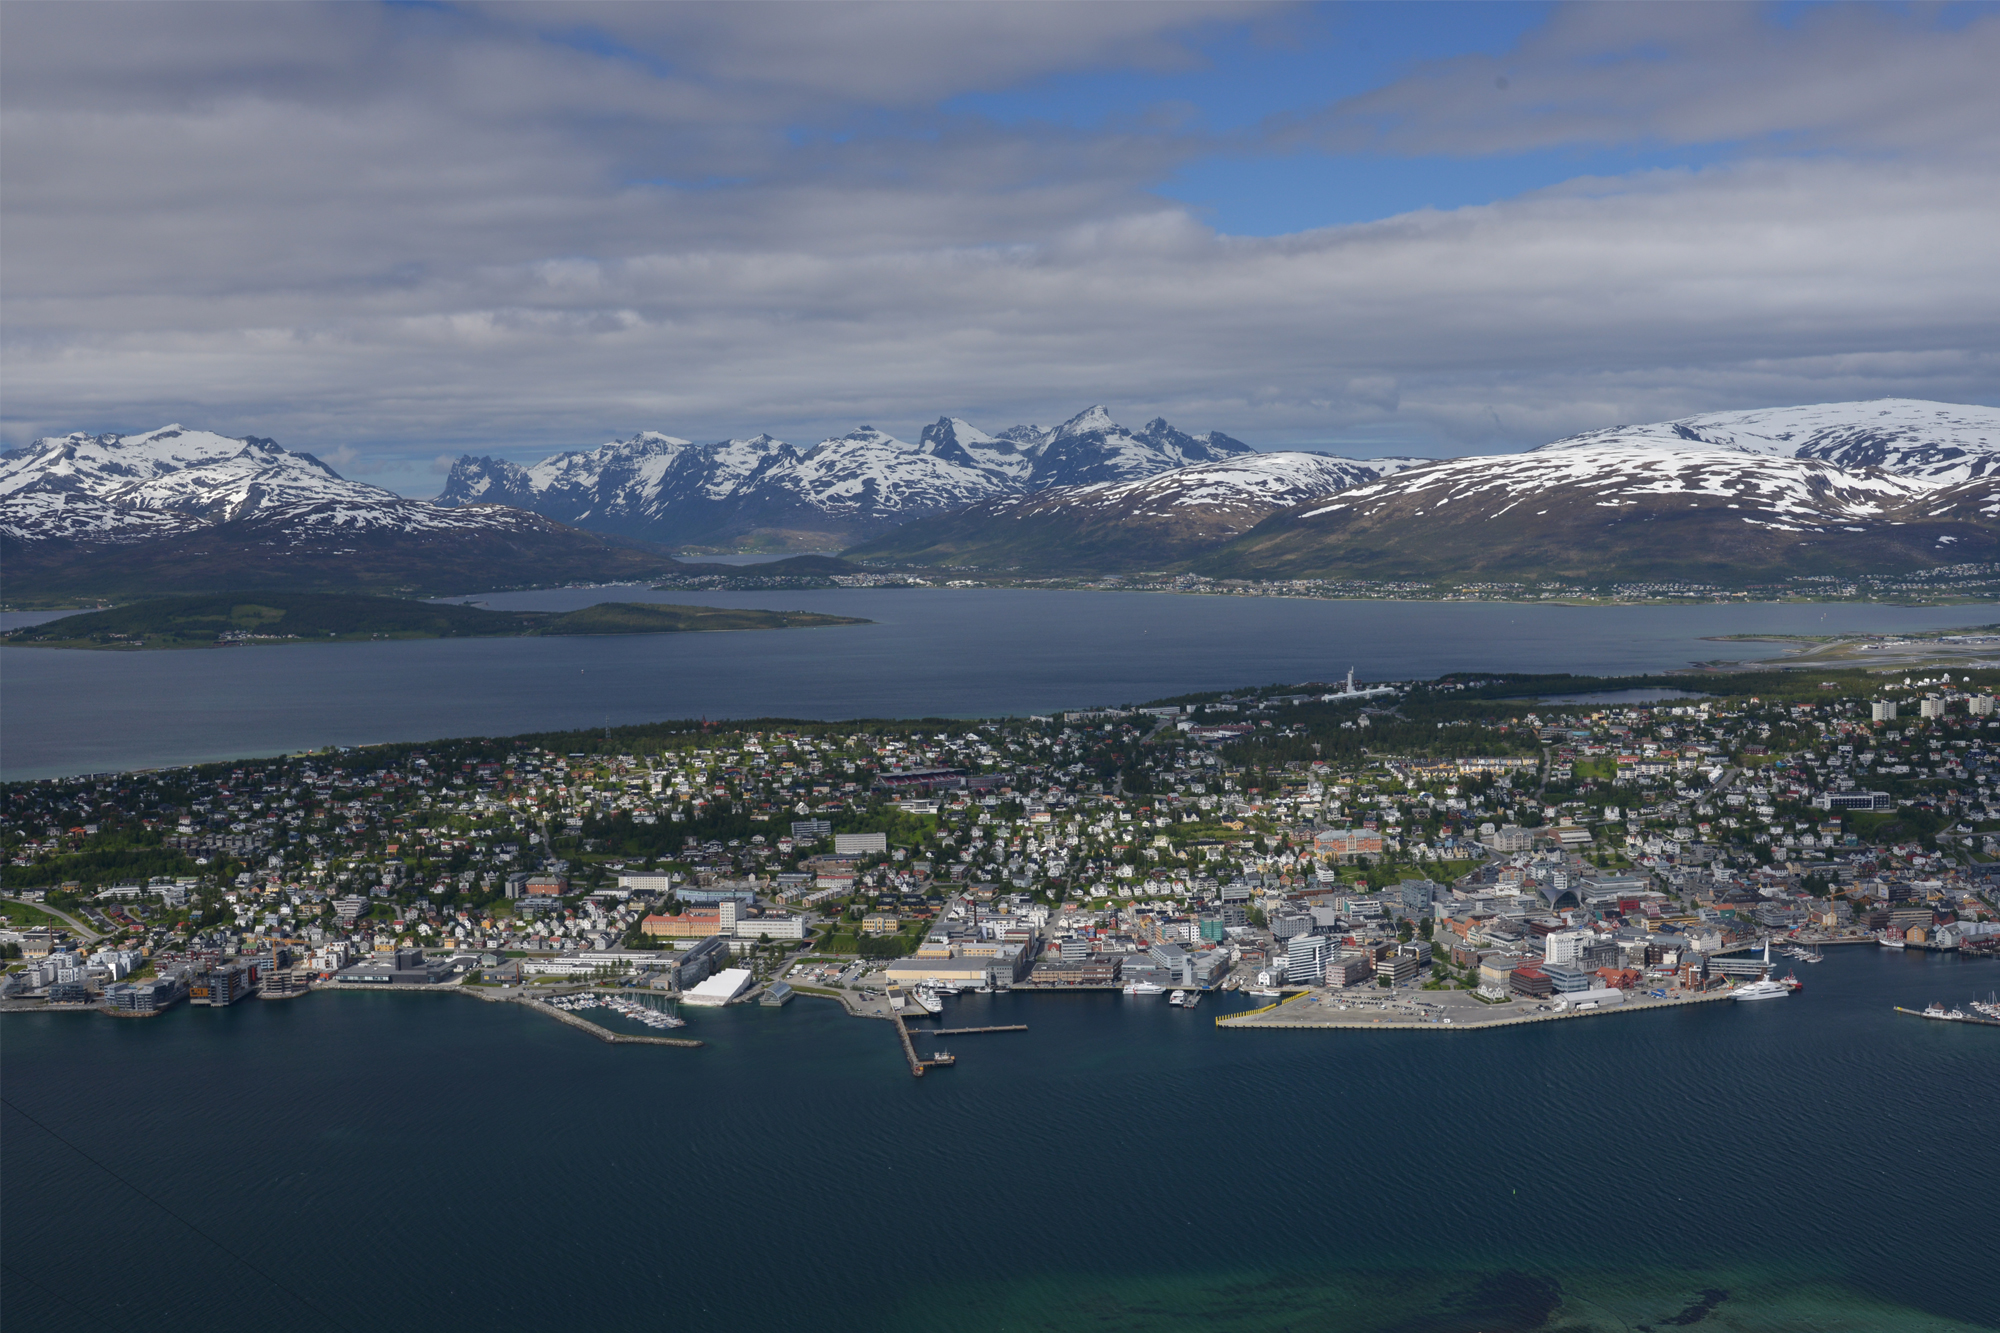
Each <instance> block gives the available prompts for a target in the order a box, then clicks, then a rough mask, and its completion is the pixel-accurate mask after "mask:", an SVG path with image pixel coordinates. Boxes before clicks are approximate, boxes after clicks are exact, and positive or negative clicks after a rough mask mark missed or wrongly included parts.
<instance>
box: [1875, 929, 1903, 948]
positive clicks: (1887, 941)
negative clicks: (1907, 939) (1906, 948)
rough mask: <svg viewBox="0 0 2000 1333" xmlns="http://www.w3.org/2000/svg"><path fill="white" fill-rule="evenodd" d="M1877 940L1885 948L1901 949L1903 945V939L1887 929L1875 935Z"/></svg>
mask: <svg viewBox="0 0 2000 1333" xmlns="http://www.w3.org/2000/svg"><path fill="white" fill-rule="evenodd" d="M1875 942H1876V943H1877V944H1879V945H1881V946H1882V947H1883V948H1885V949H1900V948H1902V947H1903V941H1901V940H1900V939H1897V938H1896V937H1895V936H1894V935H1891V934H1890V933H1889V932H1888V931H1886V930H1885V931H1883V932H1882V933H1881V934H1880V935H1877V936H1876V937H1875Z"/></svg>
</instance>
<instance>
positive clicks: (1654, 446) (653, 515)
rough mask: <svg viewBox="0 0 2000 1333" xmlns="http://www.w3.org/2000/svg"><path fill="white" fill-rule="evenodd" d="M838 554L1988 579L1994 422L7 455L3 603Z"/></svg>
mask: <svg viewBox="0 0 2000 1333" xmlns="http://www.w3.org/2000/svg"><path fill="white" fill-rule="evenodd" d="M670 542H671V543H676V544H682V545H686V544H694V543H707V544H712V545H734V546H744V545H752V544H757V545H764V546H788V547H791V548H792V549H797V548H799V547H801V546H818V547H819V548H820V549H825V548H827V547H828V546H844V547H846V548H848V549H847V550H846V554H847V555H848V556H850V557H852V558H854V559H857V560H868V561H872V562H875V563H877V564H881V563H891V564H903V565H915V566H923V567H931V568H937V569H951V570H965V571H977V570H985V571H993V572H1003V571H1024V572H1032V573H1036V574H1098V573H1126V572H1137V571H1159V572H1166V573H1189V572H1191V573H1199V574H1205V575H1210V576H1214V577H1225V578H1229V577H1234V578H1247V579H1267V578H1319V579H1377V580H1380V579H1394V580H1404V579H1424V580H1431V581H1446V582H1449V581H1453V580H1502V579H1508V580H1518V579H1534V580H1546V579H1555V580H1561V581H1565V582H1569V581H1579V580H1580V581H1584V582H1588V583H1605V582H1610V581H1615V580H1635V579H1636V580H1646V579H1652V580H1665V579H1677V580H1689V581H1698V582H1705V583H1715V584H1720V585H1737V586H1740V585H1743V584H1746V583H1757V582H1764V581H1768V580H1771V579H1776V578H1786V577H1792V576H1796V575H1799V574H1819V575H1837V576H1846V575H1851V574H1856V573H1898V572H1902V571H1907V570H1915V569H1923V568H1935V567H1938V566H1943V565H1956V564H1970V563H1985V562H1989V561H2000V410H1996V409H1993V408H1987V407H1974V406H1962V405H1955V404H1947V403H1932V402H1921V401H1915V400H1909V399H1884V400H1878V401H1872V402H1859V403H1822V404H1815V405H1811V406H1805V407H1793V408H1773V409H1760V410H1756V411H1746V412H1716V413H1708V414H1704V415H1701V416H1694V417H1685V418H1682V419H1680V420H1677V421H1667V422H1660V423H1655V424H1649V425H1630V426H1618V427H1613V428H1609V429H1605V430H1597V431H1591V432H1587V433H1585V434H1582V435H1576V436H1572V437H1569V438H1567V439H1562V440H1557V441H1555V442H1554V443H1551V444H1547V445H1544V446H1542V447H1541V448H1539V449H1535V450H1531V451H1528V452H1526V453H1515V454H1493V455H1475V456H1469V457H1463V458H1455V459H1445V460H1429V459H1414V458H1384V459H1371V460H1354V459H1344V458H1336V457H1330V456H1327V455H1323V454H1314V453H1303V452H1273V453H1258V452H1255V451H1253V450H1251V449H1250V448H1249V446H1247V445H1245V444H1243V443H1242V442H1240V441H1238V440H1234V439H1232V438H1230V437H1229V436H1227V435H1224V434H1221V433H1220V432H1211V433H1208V434H1203V435H1189V434H1186V433H1184V432H1182V431H1179V430H1176V429H1175V428H1174V427H1172V426H1170V425H1168V424H1167V423H1166V422H1165V421H1163V420H1159V419H1155V420H1153V421H1151V422H1148V423H1147V424H1146V425H1145V426H1144V427H1142V428H1141V429H1139V430H1128V429H1126V428H1125V427H1123V426H1120V425H1119V424H1117V423H1116V422H1115V421H1113V420H1112V418H1111V416H1110V415H1109V413H1107V412H1106V411H1105V410H1104V409H1103V408H1101V407H1093V408H1090V409H1087V410H1086V411H1084V412H1081V413H1078V414H1077V415H1076V416H1074V417H1072V418H1070V419H1069V420H1068V421H1066V422H1064V423H1063V424H1062V425H1060V426H1056V427H1053V428H1042V427H1039V426H1016V427H1012V428H1010V429H1008V430H1004V431H1001V432H999V433H997V434H987V433H986V432H984V431H982V430H980V429H978V428H977V427H974V426H972V425H970V424H969V423H968V422H966V421H964V420H963V419H961V418H957V417H949V416H947V417H940V418H939V419H938V420H937V421H936V422H934V423H933V424H932V425H930V426H927V427H925V428H924V429H923V431H922V433H921V434H920V436H919V438H918V440H917V442H916V443H915V444H908V443H905V442H904V441H901V440H898V439H896V438H895V437H894V436H892V435H889V434H887V433H886V432H883V431H879V430H876V429H874V428H873V427H867V426H864V427H861V428H860V429H857V430H855V431H852V432H850V433H848V434H846V435H842V436H839V437H836V438H833V439H828V440H823V441H821V442H820V443H819V444H817V445H815V446H813V447H811V448H809V449H805V450H799V449H795V448H793V447H792V446H790V445H788V444H785V443H784V442H782V441H779V440H775V439H772V438H771V437H769V436H766V435H760V436H756V437H752V438H749V439H742V440H725V441H720V442H717V443H713V444H691V443H689V442H688V441H686V440H682V439H679V438H676V437H673V436H669V435H664V434H659V433H655V432H644V433H641V434H639V435H635V436H634V437H632V438H631V439H629V440H624V441H619V442H615V443H611V444H606V445H603V446H601V447H599V448H597V449H594V450H588V451H579V452H571V453H564V454H558V455H556V456H554V457H552V458H549V459H547V460H545V461H544V462H541V463H537V464H535V465H533V466H531V467H520V466H517V465H515V464H512V463H505V462H500V461H497V460H494V459H490V458H473V457H470V456H468V457H464V458H461V459H459V460H458V462H457V464H456V465H455V466H454V467H453V468H452V470H451V475H450V477H449V479H448V482H447V485H446V488H445V493H444V494H443V495H442V496H440V497H439V499H438V500H437V501H436V502H435V503H433V502H427V501H422V500H412V499H408V498H406V497H403V496H400V495H396V494H394V493H393V492H390V491H387V490H383V489H381V488H380V487H375V486H370V485H367V484H365V483H361V482H355V481H350V480H347V479H345V478H342V477H341V476H340V475H339V474H338V473H337V472H335V471H334V470H333V469H332V468H330V467H328V466H327V465H326V464H325V463H324V462H322V461H320V460H319V459H316V458H314V457H312V456H311V455H310V454H304V453H296V452H292V451H289V450H286V449H283V448H281V447H280V446H278V445H277V444H276V443H274V442H273V441H271V440H268V439H260V438H257V437H255V436H248V437H243V438H233V437H228V436H222V435H217V434H213V433H209V432H205V431H199V430H186V429H183V428H181V427H179V426H169V427H165V428H163V429H160V430H156V431H149V432H146V433H143V434H137V435H88V434H83V433H78V434H72V435H63V436H52V437H48V438H44V439H40V440H36V441H35V442H34V443H32V444H31V445H28V446H27V447H25V448H23V449H18V450H14V451H12V452H9V453H6V454H4V455H0V560H4V574H5V579H6V585H5V593H6V596H7V597H8V598H9V599H10V600H13V601H17V602H18V601H21V600H24V599H37V600H47V599H51V598H57V597H86V596H99V597H106V596H108V597H127V596H135V595H141V594H157V593H166V592H207V591H216V590H223V589H228V588H242V587H259V588H295V589H301V590H327V589H341V590H346V589H374V590H382V591H466V590H478V589H490V588H498V587H507V586H521V585H527V584H551V583H564V582H608V581H614V580H624V579H639V578H649V577H654V576H658V575H669V574H671V575H674V576H676V577H680V578H682V579H683V581H685V578H686V577H688V576H690V571H689V570H688V567H686V566H684V565H680V564H677V563H676V562H674V561H673V560H672V559H670V558H669V556H668V554H667V546H666V544H667V543H670Z"/></svg>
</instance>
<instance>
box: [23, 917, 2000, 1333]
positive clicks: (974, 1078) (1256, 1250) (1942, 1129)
mask: <svg viewBox="0 0 2000 1333" xmlns="http://www.w3.org/2000/svg"><path fill="white" fill-rule="evenodd" d="M1799 971H1800V973H1801V975H1802V977H1803V978H1804V980H1805V981H1806V989H1805V992H1804V993H1803V994H1802V995H1800V996H1797V997H1794V998H1791V999H1788V1000H1784V1001H1782V1002H1774V1003H1767V1004H1761V1005H1739V1004H1730V1003H1727V1002H1723V1003H1717V1004H1710V1005H1699V1006H1694V1007H1690V1008H1684V1009H1676V1010H1673V1011H1668V1012H1659V1013H1651V1014H1608V1015H1604V1016H1599V1017H1591V1018H1582V1019H1576V1020H1567V1021H1561V1022H1554V1023H1545V1024H1537V1025H1532V1026H1528V1027H1520V1028H1509V1029H1500V1030H1493V1031H1485V1032H1455V1033H1448V1032H1441V1031H1440V1032H1402V1033H1369V1032H1354V1031H1345V1032H1342V1031H1327V1032H1287V1031H1259V1032H1243V1031H1226V1030H1219V1029H1217V1028H1216V1027H1215V1026H1214V1024H1213V1022H1212V1019H1213V1018H1214V1017H1215V1015H1216V1013H1217V1012H1218V1011H1219V1009H1220V1008H1221V1007H1222V1005H1223V1004H1224V1003H1226V1002H1217V1001H1211V1002H1210V1004H1209V1005H1207V1006H1204V1007H1203V1008H1202V1009H1199V1010H1196V1011H1195V1012H1193V1013H1186V1012H1182V1011H1180V1010H1176V1009H1172V1008H1169V1007H1168V1006H1167V1005H1166V1004H1165V1002H1164V1001H1163V1000H1161V999H1158V998H1152V999H1133V998H1126V997H1124V996H1119V995H1107V994H1089V995H1066V996H1065V995H1025V994H1003V995H995V996H965V997H961V998H960V999H958V1000H955V1001H948V1002H947V1008H946V1010H945V1014H944V1020H945V1021H946V1022H948V1023H949V1025H950V1026H961V1025H976V1024H983V1023H989V1022H1007V1023H1026V1024H1028V1027H1029V1030H1028V1031H1027V1032H1025V1033H1007V1034H996V1035H986V1036H973V1037H955V1038H950V1039H947V1040H946V1041H945V1042H944V1044H945V1045H948V1046H949V1048H950V1049H952V1050H953V1051H954V1053H956V1054H957V1056H958V1064H957V1066H956V1067H955V1068H952V1069H949V1070H940V1071H937V1072H934V1073H932V1074H931V1075H930V1076H928V1077H926V1078H923V1079H921V1080H916V1079H912V1078H911V1077H910V1076H909V1074H908V1072H907V1070H906V1069H905V1067H904V1065H903V1061H902V1057H901V1054H900V1052H899V1050H898V1048H897V1044H896V1040H895V1037H894V1035H893V1033H892V1032H891V1030H890V1029H889V1027H888V1026H887V1025H886V1024H883V1023H879V1022H872V1021H866V1020H860V1019H851V1018H847V1017H845V1016H844V1015H842V1014H841V1013H840V1012H839V1011H838V1009H837V1008H836V1007H835V1006H834V1005H833V1004H832V1003H831V1002H829V1001H825V1000H818V999H811V998H802V999H799V1000H796V1001H794V1002H793V1003H792V1004H791V1005H790V1006H789V1007H788V1008H785V1009H782V1010H769V1009H760V1008H757V1007H754V1006H751V1007H739V1008H731V1009H727V1010H719V1011H718V1010H704V1011H689V1017H690V1019H691V1024H690V1027H689V1028H688V1030H687V1035H693V1036H699V1037H700V1038H702V1039H703V1040H705V1041H707V1042H708V1043H709V1044H708V1046H707V1047H706V1048H704V1049H700V1050H675V1049H664V1048H657V1047H643V1046H615V1047H614V1046H606V1045H604V1044H602V1043H599V1042H597V1041H593V1040H591V1039H590V1038H589V1037H588V1036H586V1035H584V1034H582V1033H579V1032H576V1031H574V1030H572V1029H570V1028H566V1027H563V1026H561V1025H559V1024H557V1023H555V1022H553V1021H551V1020H549V1019H547V1018H544V1017H541V1016H538V1015H535V1014H531V1013H527V1012H524V1011H522V1010H520V1009H518V1008H516V1007H513V1006H506V1005H496V1004H482V1003H479V1002H477V1001H475V1000H472V999H468V998H464V997H459V996H452V995H410V994H404V995H367V994H353V993H337V994H336V993H327V994H315V995H310V996H307V997H305V998H303V999H300V1000H294V1001H286V1002H274V1003H265V1002H261V1001H254V1000H253V1001H247V1002H244V1003H242V1004H239V1005H236V1006H235V1007H233V1008H230V1009H225V1010H207V1009H201V1010H193V1009H189V1008H186V1007H181V1008H179V1009H176V1010H174V1011H171V1012H170V1013H168V1014H167V1015H165V1016H163V1017H161V1018H158V1019H154V1020H148V1021H123V1022H121V1021H115V1020H111V1019H107V1018H103V1017H100V1016H95V1015H52V1014H26V1015H23V1014H8V1015H5V1016H4V1017H0V1034H4V1040H5V1053H6V1098H7V1100H8V1102H10V1103H13V1104H14V1105H15V1106H17V1107H18V1108H20V1111H22V1112H25V1113H26V1114H27V1115H30V1116H33V1117H34V1118H35V1120H37V1121H40V1122H42V1123H43V1124H45V1125H47V1126H48V1127H49V1128H50V1129H52V1130H54V1131H55V1132H56V1133H58V1134H60V1135H61V1136H62V1137H63V1138H64V1139H66V1140H68V1141H69V1144H70V1145H73V1146H65V1145H64V1144H62V1143H59V1142H57V1141H56V1140H55V1139H53V1138H51V1137H50V1136H49V1134H48V1133H45V1132H44V1131H43V1130H42V1129H41V1128H38V1127H37V1126H36V1125H35V1124H32V1123H30V1122H29V1121H27V1120H25V1119H23V1118H22V1116H21V1115H20V1114H18V1113H17V1112H16V1111H14V1110H3V1109H0V1117H4V1134H0V1151H4V1158H0V1165H4V1168H5V1172H4V1174H5V1181H6V1189H5V1192H4V1196H0V1204H3V1206H4V1222H5V1229H6V1242H7V1253H6V1264H7V1272H6V1282H5V1289H4V1290H5V1297H4V1304H5V1308H4V1311H0V1313H4V1316H5V1323H6V1325H7V1326H8V1327H9V1328H21V1329H27V1328H44V1327H53V1326H56V1325H58V1324H61V1325H74V1326H108V1325H109V1324H111V1323H113V1322H115V1323H116V1324H118V1325H121V1326H123V1325H128V1324H129V1325H131V1326H134V1327H145V1328H149V1329H155V1330H162V1331H163V1333H171V1331H173V1330H181V1329H187V1330H203V1333H206V1331H207V1330H212V1329H214V1328H217V1327H232V1326H238V1325H240V1324H242V1323H245V1322H247V1320H245V1319H244V1318H243V1312H245V1311H249V1310H259V1311H262V1312H264V1313H265V1314H268V1315H270V1316H273V1317H275V1318H277V1319H278V1321H279V1322H282V1323H284V1324H285V1325H287V1326H290V1327H297V1328H301V1329H312V1330H318V1329H321V1328H328V1329H332V1328H354V1327H363V1326H367V1325H371V1324H372V1325H375V1326H380V1327H393V1328H425V1329H435V1330H439V1331H440V1333H451V1331H455V1330H466V1331H467V1333H472V1331H474V1330H478V1331H479V1333H486V1331H488V1330H492V1329H496V1328H508V1329H514V1328H529V1327H569V1328H622V1327H640V1328H654V1327H673V1328H688V1329H772V1330H791V1329H800V1330H822V1331H823V1333H848V1331H849V1330H853V1331H857V1333H858V1331H861V1330H891V1331H897V1330H909V1331H910V1333H917V1331H919V1330H935V1329H941V1328H950V1329H958V1330H966V1331H967V1333H984V1331H985V1330H994V1331H995V1333H997V1331H998V1330H1019V1329H1028V1330H1038V1331H1045V1333H1066V1331H1067V1330H1081V1329H1091V1330H1103V1331H1108V1333H1142V1331H1144V1333H1158V1331H1159V1330H1179V1329H1187V1330H1197V1329H1198V1330H1204V1331H1205V1333H1213V1331H1214V1330H1222V1331H1223V1333H1276V1331H1277V1330H1313V1331H1314V1333H1360V1331H1361V1330H1404V1331H1414V1330H1423V1331H1425V1333H1473V1331H1474V1330H1485V1333H1508V1331H1511V1330H1525V1329H1535V1328H1547V1329H1551V1330H1554V1329H1563V1330H1568V1331H1569V1333H1583V1331H1584V1330H1601V1331H1604V1333H1609V1330H1629V1329H1635V1328H1667V1327H1673V1326H1676V1321H1677V1320H1678V1321H1679V1322H1680V1323H1681V1324H1687V1323H1693V1322H1696V1317H1697V1316H1698V1317H1700V1318H1701V1320H1702V1323H1701V1326H1702V1327H1704V1328H1709V1327H1712V1328H1716V1329H1728V1330H1735V1331H1737V1333H1778V1331H1780V1330H1800V1331H1801V1333H1803V1331H1804V1330H1815V1331H1816V1333H1827V1331H1829V1330H1853V1331H1855V1333H1859V1331H1860V1330H1869V1331H1870V1333H1877V1331H1882V1330H1891V1331H1893V1330H1900V1329H1931V1330H1942V1329H1959V1328H1968V1327H1985V1328H1993V1327H2000V1294H1996V1290H1995V1287H1994V1284H1993V1281H1992V1276H1993V1269H1992V1252H1991V1245H1992V1230H1993V1218H1994V1212H1993V1200H1994V1199H1995V1198H1996V1197H2000V1165H1996V1162H2000V1159H1996V1157H1995V1154H1994V1152H1993V1144H1992V1136H1993V1132H1994V1129H1995V1124H1996V1121H1995V1118H1994V1107H1996V1106H2000V1030H1996V1029H1993V1028H1975V1027H1971V1026H1969V1025H1956V1024H1946V1023H1935V1022H1925V1021H1923V1020H1921V1019H1916V1018H1910V1017H1905V1016H1902V1015H1898V1014H1895V1013H1892V1012H1891V1008H1890V1006H1891V1005H1892V1004H1903V1005H1910V1006H1916V1007H1921V1006H1922V1005H1923V1004H1924V1003H1926V1002H1927V1001H1929V1000H1932V999H1942V1000H1945V1001H1947V1002H1953V1001H1956V1002H1960V1003H1962V1002H1963V1001H1964V1000H1966V999H1968V998H1971V997H1972V996H1974V995H1980V996H1983V995H1984V994H1985V993H1986V992H1987V991H1988V990H1991V989H1995V988H2000V963H1994V962H1991V961H1986V962H1981V961H1976V960H1960V959H1958V958H1956V957H1952V956H1942V955H1929V954H1921V953H1890V952H1889V951H1886V950H1881V949H1877V948H1875V947H1873V946H1859V947H1848V948H1840V949H1830V950H1828V951H1827V959H1826V961H1825V962H1824V963H1822V964H1819V965H1817V966H1813V967H1806V966H1801V967H1800V968H1799ZM926 1044H930V1043H926ZM82 1154H88V1158H86V1157H85V1156H83V1155H82ZM89 1159H95V1160H94V1162H93V1161H92V1160H89ZM112 1173H115V1177H114V1175H113V1174H112ZM121 1178H122V1180H123V1181H127V1182H130V1183H129V1184H126V1183H121ZM134 1187H136V1189H135V1188H134ZM139 1190H143V1191H144V1194H145V1195H147V1196H151V1198H152V1199H154V1200H158V1201H159V1203H160V1204H164V1205H165V1206H166V1208H169V1209H171V1210H172V1212H173V1213H174V1214H178V1215H179V1217H180V1218H181V1219H184V1221H183V1220H177V1219H176V1218H175V1217H174V1216H172V1215H169V1213H168V1212H166V1211H164V1210H163V1209H162V1208H161V1207H159V1206H156V1204H154V1203H152V1202H148V1200H147V1198H145V1197H142V1196H141V1194H140V1193H138V1192H137V1191H139ZM191 1227H192V1228H199V1230H200V1231H201V1232H205V1233H207V1235H208V1236H210V1237H213V1238H214V1239H215V1240H216V1241H219V1242H220V1243H221V1246H226V1247H227V1250H228V1251H229V1252H225V1250H224V1249H223V1248H219V1247H218V1246H217V1245H216V1244H213V1243H211V1242H210V1241H209V1240H207V1239H204V1238H203V1237H202V1236H201V1235H199V1234H197V1232H196V1231H195V1230H193V1229H191ZM258 1270H262V1273H263V1274H268V1275H269V1278H272V1279H276V1283H275V1284H274V1282H273V1281H271V1280H268V1279H267V1277H265V1276H262V1275H260V1273H259V1271H258ZM280 1284H281V1285H280ZM281 1286H282V1289H281ZM299 1297H303V1298H304V1299H305V1301H306V1302H309V1304H301V1303H300V1302H299V1299H298V1298H299ZM1704 1309H1706V1311H1707V1313H1706V1315H1705V1316H1702V1315H1701V1314H1700V1312H1701V1311H1703V1310H1704ZM325 1312H331V1313H325Z"/></svg>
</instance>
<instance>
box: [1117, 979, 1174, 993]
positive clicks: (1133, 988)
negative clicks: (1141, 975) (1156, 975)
mask: <svg viewBox="0 0 2000 1333" xmlns="http://www.w3.org/2000/svg"><path fill="white" fill-rule="evenodd" d="M1125 993H1126V994H1127V995H1162V994H1165V993H1166V988H1165V987H1164V986H1159V985H1155V984H1154V983H1153V982H1150V981H1128V982H1126V983H1125Z"/></svg>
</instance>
